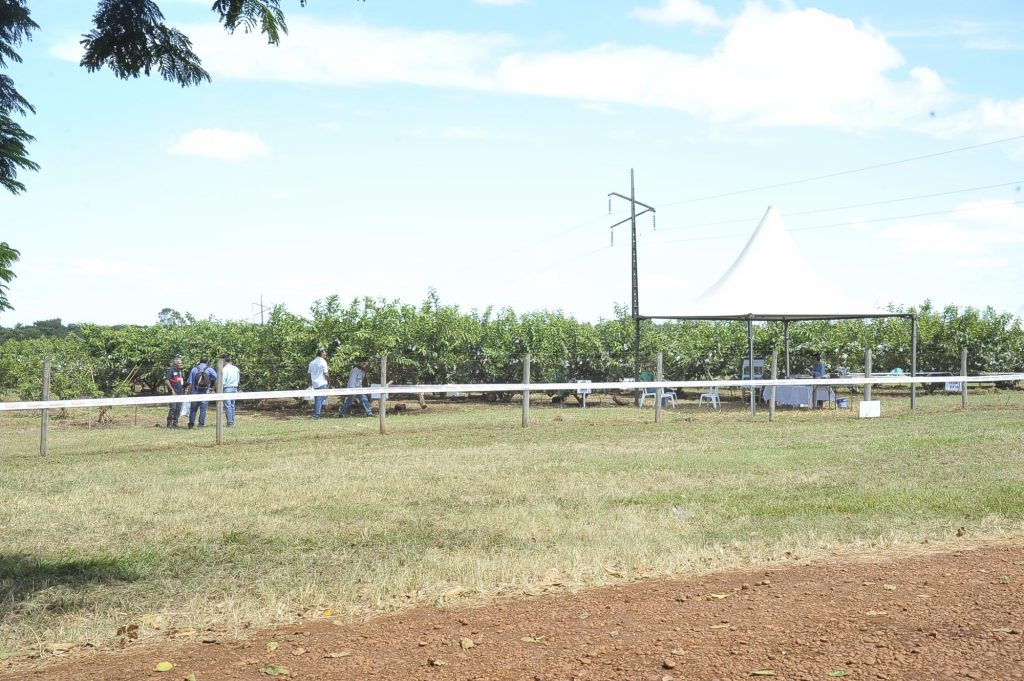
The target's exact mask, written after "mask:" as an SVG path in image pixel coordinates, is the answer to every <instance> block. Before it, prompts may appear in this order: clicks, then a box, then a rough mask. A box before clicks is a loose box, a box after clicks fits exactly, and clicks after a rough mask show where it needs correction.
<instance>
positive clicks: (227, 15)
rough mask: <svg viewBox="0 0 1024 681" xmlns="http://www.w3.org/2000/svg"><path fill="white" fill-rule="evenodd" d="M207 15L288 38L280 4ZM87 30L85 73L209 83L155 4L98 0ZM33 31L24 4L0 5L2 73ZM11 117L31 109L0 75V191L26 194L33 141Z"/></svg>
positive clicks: (231, 26) (253, 3)
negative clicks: (22, 175) (22, 178)
mask: <svg viewBox="0 0 1024 681" xmlns="http://www.w3.org/2000/svg"><path fill="white" fill-rule="evenodd" d="M299 5H300V6H301V7H305V5H306V0H299ZM210 9H211V10H212V11H213V12H214V14H216V15H217V21H218V22H219V23H220V24H221V25H223V26H224V28H225V30H227V31H228V32H229V33H234V32H235V31H236V30H238V29H242V30H243V31H244V32H246V33H249V32H250V31H259V32H260V33H262V34H263V35H265V36H266V37H267V42H268V43H270V44H271V45H277V44H279V43H280V42H281V34H283V33H287V32H288V26H287V24H286V23H285V15H284V11H283V10H282V9H281V2H280V0H213V4H212V6H211V8H210ZM92 24H93V27H92V29H91V30H90V31H89V32H88V33H86V34H85V35H83V36H82V41H81V42H82V46H83V47H84V48H85V53H84V54H83V56H82V62H81V65H82V66H84V67H85V68H86V69H87V70H88V71H90V72H91V71H98V70H100V69H102V68H103V67H107V68H108V69H110V71H111V72H112V73H113V74H114V75H115V76H117V77H118V78H122V79H128V78H138V77H140V76H143V75H145V76H148V75H150V73H151V72H152V71H154V70H156V71H157V72H158V73H159V74H160V75H161V76H162V77H163V78H164V79H165V80H167V81H170V82H172V83H177V84H179V85H181V86H182V87H187V86H190V85H199V84H200V83H202V82H204V81H209V80H210V74H209V73H207V72H206V70H205V69H203V66H202V60H201V59H200V58H199V56H198V55H197V54H196V53H195V52H193V51H192V42H191V41H190V40H189V38H188V36H186V35H185V34H184V33H182V32H181V31H179V30H178V29H176V28H173V27H171V26H168V25H167V24H166V23H165V21H164V15H163V12H162V11H161V10H160V6H159V5H158V4H157V3H156V2H154V1H153V0H100V2H99V3H98V5H97V7H96V12H95V14H93V17H92ZM38 29H39V25H38V24H36V23H35V22H34V21H33V20H32V18H31V12H30V11H29V8H28V2H27V0H0V71H2V70H4V69H6V68H7V61H8V60H9V61H12V62H21V57H20V56H19V55H18V53H17V52H16V51H15V48H16V47H18V46H19V45H21V43H22V41H24V40H30V39H31V37H32V31H34V30H38ZM14 113H17V114H20V115H22V116H25V115H28V114H29V113H35V109H34V108H33V107H32V105H31V104H30V103H29V102H28V101H27V100H26V99H25V98H24V97H22V96H21V95H20V94H19V93H18V91H17V90H16V89H15V88H14V81H13V80H11V78H10V77H9V76H7V75H6V74H4V73H2V72H0V185H3V187H4V188H6V189H7V190H8V191H10V192H11V193H14V194H17V193H19V192H22V191H24V190H25V185H24V184H22V183H21V182H19V181H18V179H17V176H18V171H19V170H38V168H39V166H38V165H36V164H35V163H33V162H32V161H31V160H29V158H28V151H27V149H26V145H27V144H28V143H29V142H31V141H32V140H33V139H34V138H33V137H32V136H31V135H30V134H28V133H27V132H25V130H24V129H22V127H21V126H20V125H19V124H18V123H16V122H15V121H14V120H13V119H12V118H11V115H12V114H14Z"/></svg>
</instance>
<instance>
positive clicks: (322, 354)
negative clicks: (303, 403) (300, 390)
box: [308, 348, 331, 419]
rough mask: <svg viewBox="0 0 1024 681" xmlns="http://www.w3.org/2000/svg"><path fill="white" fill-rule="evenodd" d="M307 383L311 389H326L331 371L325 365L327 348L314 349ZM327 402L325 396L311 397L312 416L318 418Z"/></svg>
mask: <svg viewBox="0 0 1024 681" xmlns="http://www.w3.org/2000/svg"><path fill="white" fill-rule="evenodd" d="M308 373H309V384H310V385H311V386H313V390H327V387H328V385H329V384H330V379H331V372H330V370H329V369H328V367H327V350H325V349H323V348H320V349H319V350H317V351H316V357H314V358H313V361H311V362H310V363H309V372H308ZM325 404H327V396H326V395H324V396H323V397H320V396H317V397H316V398H314V399H313V418H314V419H319V418H320V412H321V411H323V408H324V405H325Z"/></svg>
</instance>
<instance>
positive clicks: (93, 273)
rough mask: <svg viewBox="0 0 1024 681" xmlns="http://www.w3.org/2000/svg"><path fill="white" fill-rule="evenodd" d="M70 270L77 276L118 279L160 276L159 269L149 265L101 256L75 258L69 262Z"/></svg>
mask: <svg viewBox="0 0 1024 681" xmlns="http://www.w3.org/2000/svg"><path fill="white" fill-rule="evenodd" d="M71 272H72V273H73V274H75V275H79V276H86V277H107V278H118V279H152V278H156V277H159V276H161V272H160V270H159V269H158V268H156V267H153V266H151V265H141V264H139V263H129V262H125V261H123V260H110V259H103V258H81V259H78V260H75V261H74V262H72V263H71Z"/></svg>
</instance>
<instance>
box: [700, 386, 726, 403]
mask: <svg viewBox="0 0 1024 681" xmlns="http://www.w3.org/2000/svg"><path fill="white" fill-rule="evenodd" d="M704 400H707V401H708V404H710V405H711V408H712V409H720V408H721V407H722V400H721V398H720V397H719V396H718V386H717V385H716V386H713V387H712V388H711V390H710V392H706V393H701V394H700V399H699V400H697V406H698V407H700V406H701V405H703V404H704Z"/></svg>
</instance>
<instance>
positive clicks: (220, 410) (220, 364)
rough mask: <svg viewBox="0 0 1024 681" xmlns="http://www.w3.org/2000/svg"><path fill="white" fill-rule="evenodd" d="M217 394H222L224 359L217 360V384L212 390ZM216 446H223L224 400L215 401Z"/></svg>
mask: <svg viewBox="0 0 1024 681" xmlns="http://www.w3.org/2000/svg"><path fill="white" fill-rule="evenodd" d="M213 390H214V392H216V393H217V394H220V393H223V392H224V358H223V357H218V358H217V383H216V384H215V385H214V388H213ZM216 410H217V412H216V413H217V444H219V445H222V444H224V400H217V406H216Z"/></svg>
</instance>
